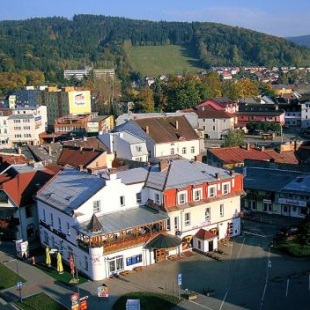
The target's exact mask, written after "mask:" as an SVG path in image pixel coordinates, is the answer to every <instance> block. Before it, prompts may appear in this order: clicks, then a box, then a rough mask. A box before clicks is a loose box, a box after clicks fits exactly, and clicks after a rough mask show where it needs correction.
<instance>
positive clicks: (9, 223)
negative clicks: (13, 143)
mask: <svg viewBox="0 0 310 310" xmlns="http://www.w3.org/2000/svg"><path fill="white" fill-rule="evenodd" d="M52 176H53V172H52V171H51V170H49V169H47V168H45V167H44V166H43V165H42V164H41V163H34V164H8V163H6V162H4V163H2V164H1V165H0V231H1V232H2V234H3V235H2V236H1V238H2V239H5V240H10V241H13V240H19V239H23V240H28V241H29V242H32V241H35V240H37V239H38V237H39V227H38V218H37V210H36V204H35V201H34V199H33V197H34V196H35V195H36V192H37V191H38V189H39V188H40V187H42V186H43V185H44V184H45V183H46V182H47V181H48V180H49V179H50V178H51V177H52Z"/></svg>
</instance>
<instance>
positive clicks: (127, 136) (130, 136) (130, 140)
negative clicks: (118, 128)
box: [112, 131, 145, 144]
mask: <svg viewBox="0 0 310 310" xmlns="http://www.w3.org/2000/svg"><path fill="white" fill-rule="evenodd" d="M122 133H123V136H122V139H124V140H125V141H127V142H128V143H130V144H137V143H145V140H144V139H142V138H139V137H137V136H135V135H133V134H132V133H130V132H128V131H123V132H122ZM112 134H117V135H118V136H120V134H121V133H120V132H118V133H112Z"/></svg>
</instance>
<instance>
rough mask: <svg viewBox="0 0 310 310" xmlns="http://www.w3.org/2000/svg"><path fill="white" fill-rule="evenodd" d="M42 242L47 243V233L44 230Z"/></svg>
mask: <svg viewBox="0 0 310 310" xmlns="http://www.w3.org/2000/svg"><path fill="white" fill-rule="evenodd" d="M44 243H45V244H48V234H47V232H46V231H45V232H44Z"/></svg>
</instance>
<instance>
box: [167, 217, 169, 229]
mask: <svg viewBox="0 0 310 310" xmlns="http://www.w3.org/2000/svg"><path fill="white" fill-rule="evenodd" d="M167 230H170V218H169V219H167Z"/></svg>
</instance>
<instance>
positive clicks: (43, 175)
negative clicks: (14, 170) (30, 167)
mask: <svg viewBox="0 0 310 310" xmlns="http://www.w3.org/2000/svg"><path fill="white" fill-rule="evenodd" d="M53 175H54V173H53V172H52V171H50V170H48V169H44V170H36V171H30V172H24V173H18V174H17V175H16V176H15V177H13V178H11V179H10V180H8V181H7V182H3V183H2V184H1V186H0V189H1V190H4V191H5V192H6V194H7V195H8V196H9V197H10V198H11V199H12V200H13V201H14V203H15V205H16V206H17V207H22V206H25V205H28V204H30V203H31V202H32V201H33V198H32V197H33V195H35V194H36V192H37V191H38V189H39V188H38V185H40V186H42V185H44V184H45V183H46V182H47V181H48V180H49V179H50V178H51V177H52V176H53Z"/></svg>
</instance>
